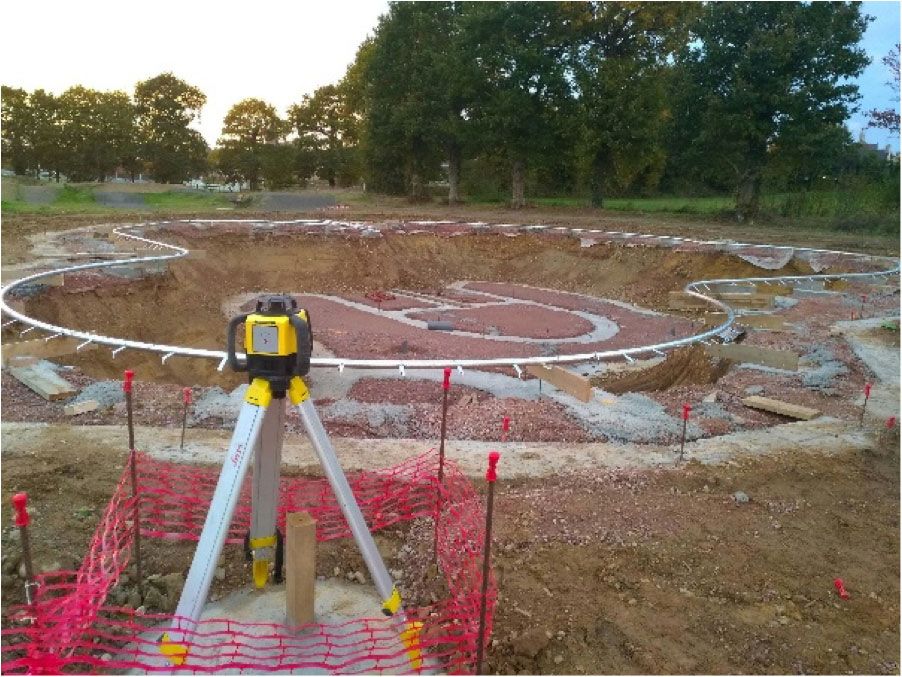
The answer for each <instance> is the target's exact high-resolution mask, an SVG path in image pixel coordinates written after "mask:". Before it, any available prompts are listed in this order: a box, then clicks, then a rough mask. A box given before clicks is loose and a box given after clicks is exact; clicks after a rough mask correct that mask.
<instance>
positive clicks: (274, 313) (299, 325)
mask: <svg viewBox="0 0 902 677" xmlns="http://www.w3.org/2000/svg"><path fill="white" fill-rule="evenodd" d="M242 323H244V350H245V353H246V354H247V359H246V360H244V361H241V360H239V359H238V356H237V354H236V353H235V339H236V334H237V332H238V325H240V324H242ZM312 352H313V333H312V331H311V328H310V316H309V314H308V313H307V311H306V310H303V309H299V308H298V304H297V301H295V300H294V299H293V298H292V297H290V296H286V295H274V296H264V297H261V298H259V299H257V309H256V311H255V312H254V313H251V314H247V315H239V316H237V317H234V318H232V320H231V322H229V334H228V359H229V366H231V367H232V369H234V370H235V371H243V372H248V376H249V380H250V381H253V380H254V379H255V378H262V379H264V380H266V381H267V382H268V383H269V384H270V386H272V390H273V397H276V398H282V397H284V396H285V391H286V390H287V389H288V385H289V383H290V381H291V379H292V377H294V376H306V375H307V372H309V371H310V355H311V353H312Z"/></svg>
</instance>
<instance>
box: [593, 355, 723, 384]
mask: <svg viewBox="0 0 902 677" xmlns="http://www.w3.org/2000/svg"><path fill="white" fill-rule="evenodd" d="M730 364H731V363H730V361H729V360H719V359H712V358H711V357H709V356H708V355H707V354H706V353H705V350H704V348H702V347H701V346H691V347H688V348H680V349H679V350H674V351H673V352H672V353H670V354H668V355H667V358H666V359H665V360H664V361H663V362H661V363H660V364H656V365H655V366H653V367H649V368H648V369H643V370H642V371H636V372H630V373H626V374H615V375H611V376H606V377H599V378H594V379H592V385H593V386H596V387H598V388H602V389H603V390H605V391H607V392H609V393H614V394H615V395H619V394H621V393H636V392H655V391H658V390H667V389H668V388H673V387H676V386H686V385H709V384H711V383H717V381H718V380H719V379H720V377H721V376H723V375H724V374H726V373H727V372H728V371H729V369H730Z"/></svg>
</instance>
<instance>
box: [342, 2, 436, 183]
mask: <svg viewBox="0 0 902 677" xmlns="http://www.w3.org/2000/svg"><path fill="white" fill-rule="evenodd" d="M450 6H451V3H426V2H396V3H391V4H390V5H389V11H388V13H387V14H386V15H384V16H383V17H381V18H380V20H379V25H378V26H377V28H376V32H375V36H374V38H373V41H372V44H371V46H370V47H369V48H368V49H366V50H361V52H360V53H358V60H359V59H360V57H361V56H362V57H364V59H365V64H364V67H363V80H364V82H365V85H364V96H363V98H364V108H365V110H366V115H365V118H364V131H363V135H364V138H365V144H364V149H365V163H366V166H367V170H368V175H369V177H368V178H369V182H370V184H371V185H372V186H373V187H375V188H376V189H377V190H384V191H386V192H389V193H401V192H406V193H407V194H408V196H409V197H410V198H411V199H414V200H419V199H422V198H423V197H425V186H426V182H427V181H429V180H431V179H434V178H437V177H438V176H439V175H440V172H441V160H442V156H443V154H444V150H445V149H444V147H443V146H444V143H443V142H444V139H443V135H442V131H443V130H442V123H443V121H444V118H445V116H446V114H447V101H446V99H447V97H446V88H447V85H448V83H447V82H446V81H444V80H443V79H442V69H441V68H440V61H441V59H442V55H443V48H444V45H446V43H447V36H448V28H449V23H448V22H449V7H450Z"/></svg>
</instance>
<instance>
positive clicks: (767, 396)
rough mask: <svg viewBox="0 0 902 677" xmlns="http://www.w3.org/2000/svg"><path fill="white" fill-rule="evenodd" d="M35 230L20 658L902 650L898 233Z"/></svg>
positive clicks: (351, 659)
mask: <svg viewBox="0 0 902 677" xmlns="http://www.w3.org/2000/svg"><path fill="white" fill-rule="evenodd" d="M27 250H28V252H29V256H28V257H27V260H25V261H22V262H18V263H17V264H16V265H13V266H6V267H4V278H3V289H2V292H0V300H2V306H0V307H2V312H3V315H2V322H3V324H2V341H3V351H2V360H3V379H2V420H3V425H2V448H3V451H2V454H3V456H2V461H3V470H4V481H3V486H2V500H3V501H4V506H6V508H5V511H4V513H3V515H4V520H3V526H2V541H0V544H2V576H3V578H2V583H3V585H2V609H3V616H2V623H3V649H2V651H3V654H2V655H3V668H4V672H9V673H10V674H13V673H23V674H24V673H29V674H30V673H37V672H50V673H54V672H73V673H76V672H78V673H85V672H88V673H106V674H109V673H125V672H129V673H148V672H151V673H152V672H161V673H166V672H207V673H216V672H227V673H229V674H234V673H236V672H241V671H245V672H251V673H254V672H267V673H273V672H275V673H296V674H322V673H374V672H376V673H388V674H408V673H412V672H413V673H430V674H433V673H443V672H448V673H479V672H482V673H486V674H488V673H491V674H510V673H524V674H529V673H542V674H546V673H547V674H581V673H584V674H596V673H728V672H729V673H732V672H783V673H790V672H792V673H810V672H822V673H840V672H843V673H881V674H882V673H887V674H888V673H898V671H899V482H898V480H899V465H898V463H899V453H898V452H899V436H898V421H897V417H898V415H899V390H900V386H899V354H900V349H899V304H900V298H899V260H898V259H897V258H889V257H884V256H876V255H869V254H862V253H850V252H843V251H834V250H826V249H818V248H811V247H793V246H788V245H781V246H772V245H769V244H767V243H742V242H734V241H724V240H701V239H690V238H684V237H677V236H670V235H667V236H664V235H658V234H656V233H653V232H642V233H639V232H625V231H622V230H602V229H591V228H585V227H581V228H572V227H565V226H560V225H558V224H547V225H541V226H535V225H532V226H525V225H519V224H497V223H485V222H478V223H475V222H457V221H405V220H394V221H382V222H370V221H366V222H359V221H338V220H332V219H325V218H324V219H299V220H283V221H274V220H263V219H260V220H255V219H244V220H237V219H185V220H171V221H159V222H146V223H108V224H101V225H97V224H91V225H87V226H82V227H75V228H68V229H63V230H59V231H49V232H38V233H37V234H34V235H32V236H31V237H30V239H29V241H28V243H27ZM273 309H275V310H273ZM280 309H281V310H280ZM303 311H306V313H304V312H303ZM276 317H278V318H280V319H279V321H280V322H281V321H282V320H284V322H283V323H282V324H280V325H278V326H280V327H288V326H289V324H290V327H291V328H289V329H285V331H289V334H287V336H289V337H290V341H289V343H290V345H289V344H284V345H283V343H282V341H283V339H284V336H283V335H282V334H279V343H278V345H279V348H278V349H273V350H272V351H271V352H270V351H264V350H263V349H262V348H261V346H262V345H263V341H264V340H267V341H268V340H269V338H268V335H267V334H265V331H267V330H268V329H266V328H267V327H273V329H272V331H273V332H275V331H276V329H275V328H274V327H276V325H277V324H278V323H277V322H276V320H275V319H272V318H276ZM236 318H237V319H236ZM267 318H270V319H271V321H270V320H268V319H267ZM297 318H301V320H300V321H299V320H298V319H297ZM230 322H231V323H232V324H231V325H230ZM245 325H246V329H245ZM230 326H231V329H230ZM235 327H240V328H239V329H238V330H237V343H236V345H235V346H234V347H235V350H234V351H232V350H231V349H230V348H229V347H228V346H229V345H230V332H231V337H232V338H234V337H235V331H236V330H235ZM258 329H259V330H260V333H255V332H256V331H257V330H258ZM279 331H282V329H279ZM295 332H296V333H295ZM304 332H309V336H310V338H311V340H310V342H309V345H307V344H306V343H305V342H304V341H305V339H304V338H303V336H305V335H306V334H304ZM273 336H275V333H274V334H273ZM285 346H288V347H285ZM305 346H307V347H306V349H309V355H308V357H309V373H308V372H307V371H306V365H304V366H302V362H303V359H302V358H303V353H304V350H305ZM261 355H272V356H275V358H280V359H281V358H285V361H284V362H278V365H277V366H278V369H283V368H285V369H288V371H287V372H286V373H285V374H279V375H278V376H273V374H274V373H275V372H273V371H272V370H273V369H275V367H273V364H274V363H271V362H266V361H265V360H263V359H262V358H261V357H260V356H261ZM296 356H297V363H295V359H296ZM275 358H273V359H275ZM267 359H269V358H267ZM264 363H265V366H261V365H264ZM236 365H244V366H245V367H246V369H247V370H248V371H247V372H245V371H236V369H235V366H236ZM284 365H288V366H284ZM261 374H263V376H261ZM282 376H284V377H285V381H284V383H283V382H282V381H281V380H279V379H280V378H282ZM294 378H302V381H301V383H302V384H303V388H304V389H305V390H304V391H303V392H301V390H300V388H301V386H298V385H297V382H296V381H293V380H291V379H294ZM261 379H262V381H266V382H267V383H268V385H266V386H265V387H266V388H270V390H271V391H272V392H271V393H269V391H267V392H268V393H269V395H267V397H269V396H272V397H273V400H272V401H273V402H274V403H275V404H269V400H268V399H266V398H263V399H264V400H265V402H264V404H262V405H259V402H260V394H259V392H258V390H259V388H260V387H261V385H260V383H259V381H260V380H261ZM306 389H309V393H308V392H307V390H306ZM273 393H274V395H273ZM258 405H259V408H260V412H262V413H260V414H259V416H260V417H261V421H262V423H260V422H256V419H255V422H254V423H253V425H254V426H257V427H256V428H253V430H252V429H251V427H250V425H251V424H250V423H248V421H250V418H247V419H246V418H245V414H246V412H249V411H250V409H251V408H253V407H254V406H258ZM267 406H268V407H269V408H268V409H267ZM254 411H255V412H256V410H254ZM314 412H315V413H314ZM271 413H272V419H273V421H274V422H273V423H271V424H270V423H269V422H268V421H269V420H270V414H271ZM256 415H257V414H256V413H254V416H256ZM247 416H248V417H249V416H250V414H249V413H248V414H247ZM311 421H312V422H311ZM320 422H321V426H320ZM246 425H247V426H248V427H247V429H246V430H245V427H244V426H246ZM270 425H271V426H272V427H271V428H270V427H268V426H270ZM261 426H262V427H261ZM260 430H262V431H263V432H262V433H260V432H259V431H260ZM276 430H278V431H279V432H278V433H276V432H272V431H276ZM267 431H269V432H267ZM245 432H247V434H246V443H245V442H242V443H241V444H239V440H238V437H239V435H240V434H244V433H245ZM283 432H284V442H283V441H282V434H283ZM257 435H262V437H260V438H258V437H257ZM274 435H277V437H278V442H277V445H276V446H277V447H278V449H279V451H278V453H276V455H275V456H274V457H273V459H274V460H273V459H271V463H272V464H274V465H271V467H269V469H267V467H268V466H266V465H265V464H266V463H267V462H270V461H261V460H260V458H259V457H261V456H262V455H263V454H264V451H265V450H266V448H267V445H270V446H271V445H272V444H274V443H273V441H272V440H273V439H275V438H274V437H273V436H274ZM242 439H244V438H242ZM230 440H232V442H231V446H230ZM260 440H262V441H260ZM245 446H246V447H247V448H248V449H250V451H248V452H247V453H248V459H247V460H246V461H245V460H244V457H243V456H242V460H241V461H240V462H239V461H238V460H237V459H238V456H239V455H241V454H244V453H245V449H244V447H245ZM333 446H334V450H333ZM255 449H256V451H254V450H255ZM495 452H497V453H498V454H499V455H500V456H499V455H495ZM255 453H256V455H257V458H256V460H255V458H253V456H254V454H255ZM330 454H331V455H330ZM333 455H334V459H335V464H334V465H333V464H331V461H332V459H333ZM230 463H233V464H234V466H235V468H234V473H235V474H234V476H232V475H229V476H228V481H229V482H231V483H232V485H231V486H232V488H231V489H229V490H228V492H227V491H226V489H225V488H223V487H224V486H225V482H226V480H225V479H224V478H226V476H227V473H229V472H232V469H230ZM242 463H246V464H247V465H244V466H242V465H241V464H242ZM251 466H252V467H251ZM245 468H246V470H245ZM262 473H271V474H272V478H271V479H272V481H271V484H270V485H266V484H265V482H264V481H263V479H262ZM345 473H346V476H347V480H346V482H345V485H346V486H347V491H348V492H350V493H348V495H347V496H343V495H342V493H341V492H342V491H343V489H342V486H345V485H342V482H343V481H344V478H345ZM496 478H497V480H496ZM267 486H268V487H269V491H268V494H267ZM229 492H230V493H229ZM22 495H25V497H26V498H16V501H18V502H19V503H18V504H17V508H16V511H13V499H14V496H17V497H19V496H22ZM264 495H265V496H264ZM261 496H264V498H261ZM266 496H268V498H266ZM346 499H347V500H346ZM26 500H27V505H25V503H24V501H26ZM220 500H221V501H222V502H221V503H220V502H219V501H220ZM267 500H269V501H271V505H270V504H269V503H267ZM348 503H350V504H352V507H351V508H348ZM261 505H264V506H266V507H264V508H261V507H260V506H261ZM354 509H357V513H354ZM266 511H271V513H272V515H271V517H270V518H269V519H270V520H273V524H274V525H275V530H276V531H277V532H278V533H277V534H273V533H270V532H272V531H273V529H272V525H270V527H268V531H267V530H266V529H264V531H265V532H266V533H265V536H266V538H263V537H261V536H262V535H264V531H259V529H262V528H263V527H259V521H258V516H259V514H263V513H266ZM208 515H209V516H208ZM298 515H304V519H308V520H310V521H309V522H304V524H307V527H304V526H303V525H302V524H301V522H299V521H298V520H299V519H300V518H299V517H298ZM355 515H357V516H355ZM217 516H218V517H217ZM215 519H220V520H221V523H217V524H213V521H215ZM211 525H212V526H211ZM214 527H215V528H216V529H218V531H217V534H218V535H217V536H216V537H215V538H214V537H213V536H209V534H210V533H212V532H213V530H214ZM305 528H306V529H307V531H305V530H304V529H305ZM255 530H257V531H255ZM208 532H209V533H208ZM258 532H259V533H258ZM270 536H272V539H273V540H271V541H270V540H267V539H268V538H269V537H270ZM208 538H209V541H208V540H207V539H208ZM217 539H218V540H217ZM292 539H294V540H292ZM298 539H306V540H298ZM299 543H304V544H306V546H305V547H301V545H299ZM261 553H264V554H265V556H264V555H262V554H261ZM201 556H203V557H205V558H206V559H207V560H209V561H208V562H207V563H206V564H204V566H206V567H207V570H205V573H204V572H201V573H197V572H196V570H197V571H199V568H198V567H200V566H201V565H199V564H197V561H198V559H199V558H201ZM260 562H263V563H264V564H259V563H260ZM267 567H268V568H267ZM204 576H206V578H204ZM261 576H262V578H260V577H261ZM258 579H259V582H260V583H263V582H265V585H261V584H255V580H258ZM198 581H199V583H198ZM195 586H197V587H195ZM299 590H300V591H301V592H299ZM394 594H397V595H398V597H399V599H400V600H401V601H400V605H401V606H400V607H397V606H392V603H391V600H393V599H394V597H393V595H394ZM302 597H303V599H304V600H305V601H304V602H303V604H301V603H300V602H298V599H300V598H302ZM188 598H191V599H188ZM186 600H188V601H187V602H186ZM189 602H190V603H191V604H193V605H194V606H193V607H192V608H196V611H197V613H196V614H195V615H194V616H192V615H191V614H186V613H184V611H185V609H187V608H189V607H190V606H191V604H189ZM298 604H301V606H304V608H306V609H307V610H308V612H309V613H308V614H307V615H306V616H303V617H298V616H297V615H296V614H297V613H298V612H297V608H299V607H298V606H297V605H298ZM293 605H295V606H293ZM305 605H306V606H305Z"/></svg>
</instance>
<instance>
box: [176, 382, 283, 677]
mask: <svg viewBox="0 0 902 677" xmlns="http://www.w3.org/2000/svg"><path fill="white" fill-rule="evenodd" d="M271 400H272V390H271V388H270V385H269V383H268V382H267V381H264V380H263V379H259V378H256V379H254V381H253V382H252V383H251V385H250V387H249V388H248V389H247V394H246V395H245V397H244V404H243V405H242V406H241V412H240V413H239V414H238V422H237V423H236V424H235V432H234V433H233V434H232V441H231V443H230V444H229V451H228V453H227V455H226V458H225V461H224V462H223V466H222V473H221V474H220V475H219V482H217V484H216V490H215V491H214V492H213V499H212V500H211V501H210V510H209V512H208V513H207V519H206V521H205V522H204V528H203V531H201V534H200V540H199V541H198V543H197V549H196V550H195V552H194V559H193V560H192V562H191V568H190V569H189V571H188V578H187V579H186V580H185V587H184V588H183V589H182V596H181V598H180V599H179V604H178V607H177V608H176V610H175V615H176V618H175V620H173V623H172V627H171V628H170V629H169V632H167V633H165V634H164V635H163V638H162V641H161V644H160V652H161V653H163V654H164V655H166V656H168V657H169V660H170V661H171V662H172V663H173V664H174V665H181V664H182V663H184V662H185V658H186V657H187V654H188V647H187V645H186V643H185V640H186V637H187V636H188V635H189V634H190V633H191V632H192V631H193V630H194V627H195V625H196V623H197V621H198V619H199V618H200V614H201V610H202V609H203V607H204V604H205V603H206V601H207V595H208V593H209V592H210V584H211V582H212V580H213V573H214V572H215V570H216V565H217V563H218V562H219V556H220V554H221V553H222V547H223V545H224V544H225V541H226V538H227V537H228V534H229V525H230V524H231V522H232V515H233V514H234V513H235V506H236V504H237V503H238V497H239V495H240V494H241V484H242V482H243V480H244V476H245V475H246V474H247V467H248V465H249V464H250V459H251V455H252V454H253V452H254V449H255V448H256V446H257V439H258V437H259V435H260V428H261V427H262V425H263V419H264V417H265V415H266V410H267V408H268V407H269V404H270V402H271Z"/></svg>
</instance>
